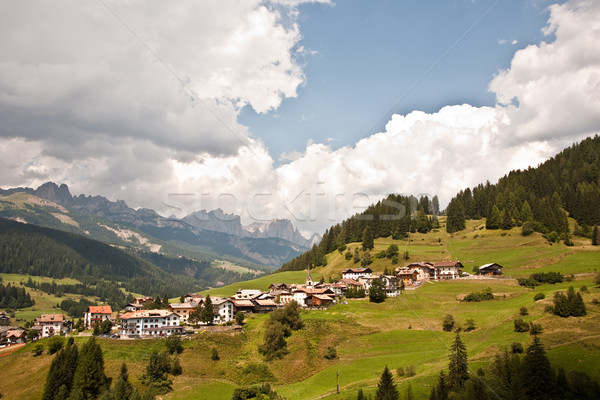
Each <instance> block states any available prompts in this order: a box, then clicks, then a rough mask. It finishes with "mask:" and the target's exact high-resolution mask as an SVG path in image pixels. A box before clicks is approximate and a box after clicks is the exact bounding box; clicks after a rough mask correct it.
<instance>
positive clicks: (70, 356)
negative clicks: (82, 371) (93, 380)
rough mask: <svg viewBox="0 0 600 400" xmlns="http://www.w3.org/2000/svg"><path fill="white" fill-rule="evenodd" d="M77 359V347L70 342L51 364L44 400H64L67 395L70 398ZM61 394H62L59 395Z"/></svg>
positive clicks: (43, 395)
mask: <svg viewBox="0 0 600 400" xmlns="http://www.w3.org/2000/svg"><path fill="white" fill-rule="evenodd" d="M77 359H78V350H77V346H76V345H75V344H73V343H72V342H71V341H69V343H68V344H67V347H65V348H63V349H62V350H60V351H59V352H58V353H57V354H56V356H55V357H54V359H53V360H52V363H51V364H50V371H48V376H47V377H46V385H45V386H44V393H43V394H42V399H43V400H56V399H59V398H63V397H64V395H65V393H66V395H67V396H68V394H69V392H70V391H71V387H72V386H73V377H74V375H75V370H76V369H77ZM61 390H62V391H61ZM59 392H61V393H60V394H59ZM64 398H65V399H66V397H64Z"/></svg>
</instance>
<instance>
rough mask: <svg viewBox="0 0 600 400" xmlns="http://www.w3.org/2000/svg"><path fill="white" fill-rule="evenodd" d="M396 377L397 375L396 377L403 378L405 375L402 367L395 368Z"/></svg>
mask: <svg viewBox="0 0 600 400" xmlns="http://www.w3.org/2000/svg"><path fill="white" fill-rule="evenodd" d="M396 375H398V376H404V375H406V371H405V370H404V367H398V368H396Z"/></svg>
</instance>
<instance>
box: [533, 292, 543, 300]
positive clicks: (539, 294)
mask: <svg viewBox="0 0 600 400" xmlns="http://www.w3.org/2000/svg"><path fill="white" fill-rule="evenodd" d="M545 298H546V295H545V294H544V293H536V294H535V296H533V301H538V300H542V299H545Z"/></svg>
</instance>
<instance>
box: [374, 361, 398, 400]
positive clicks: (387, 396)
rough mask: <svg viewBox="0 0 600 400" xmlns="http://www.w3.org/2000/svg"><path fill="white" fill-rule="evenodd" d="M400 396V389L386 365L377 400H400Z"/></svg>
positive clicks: (379, 384) (378, 385)
mask: <svg viewBox="0 0 600 400" xmlns="http://www.w3.org/2000/svg"><path fill="white" fill-rule="evenodd" d="M398 396H399V394H398V388H397V387H396V384H395V383H394V377H393V376H392V373H391V372H390V370H389V369H388V367H387V365H386V366H385V368H384V369H383V372H382V373H381V378H379V383H378V384H377V392H375V400H398Z"/></svg>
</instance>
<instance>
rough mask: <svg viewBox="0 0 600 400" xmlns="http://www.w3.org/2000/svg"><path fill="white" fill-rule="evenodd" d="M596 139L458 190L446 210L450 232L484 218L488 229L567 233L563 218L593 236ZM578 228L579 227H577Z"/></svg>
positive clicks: (598, 190) (599, 217) (599, 156)
mask: <svg viewBox="0 0 600 400" xmlns="http://www.w3.org/2000/svg"><path fill="white" fill-rule="evenodd" d="M599 184H600V137H599V136H598V135H596V136H594V137H593V138H587V139H585V140H583V141H582V142H580V143H577V144H574V145H573V146H571V147H569V148H566V149H565V150H563V151H562V152H560V153H559V154H557V155H556V156H554V157H552V158H551V159H549V160H548V161H546V162H545V163H543V164H541V165H539V166H538V167H536V168H531V167H530V168H528V169H527V170H524V171H520V170H518V171H511V172H510V173H509V174H508V175H505V176H504V177H502V178H500V180H498V183H496V184H490V182H486V183H485V184H479V185H477V186H476V187H474V188H472V189H471V188H467V189H464V190H461V191H460V192H459V193H458V194H457V195H456V196H455V197H454V198H453V199H452V200H451V201H450V204H449V205H448V208H447V211H446V213H447V215H448V224H447V230H448V232H456V231H460V230H462V229H464V221H465V219H479V218H482V217H485V218H487V224H486V227H487V228H488V229H498V228H502V229H510V228H511V227H513V226H516V225H521V224H523V223H525V222H530V223H531V225H532V228H533V229H534V230H536V231H538V232H542V233H549V232H553V231H554V232H557V233H558V234H568V233H569V225H568V223H567V216H566V214H565V211H566V212H568V213H569V216H571V217H572V218H574V219H575V220H576V221H577V223H578V224H579V225H580V226H581V232H583V233H584V234H591V233H590V232H591V229H590V227H591V226H595V225H598V224H600V207H598V205H599V204H600V186H599ZM578 229H579V228H578Z"/></svg>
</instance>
